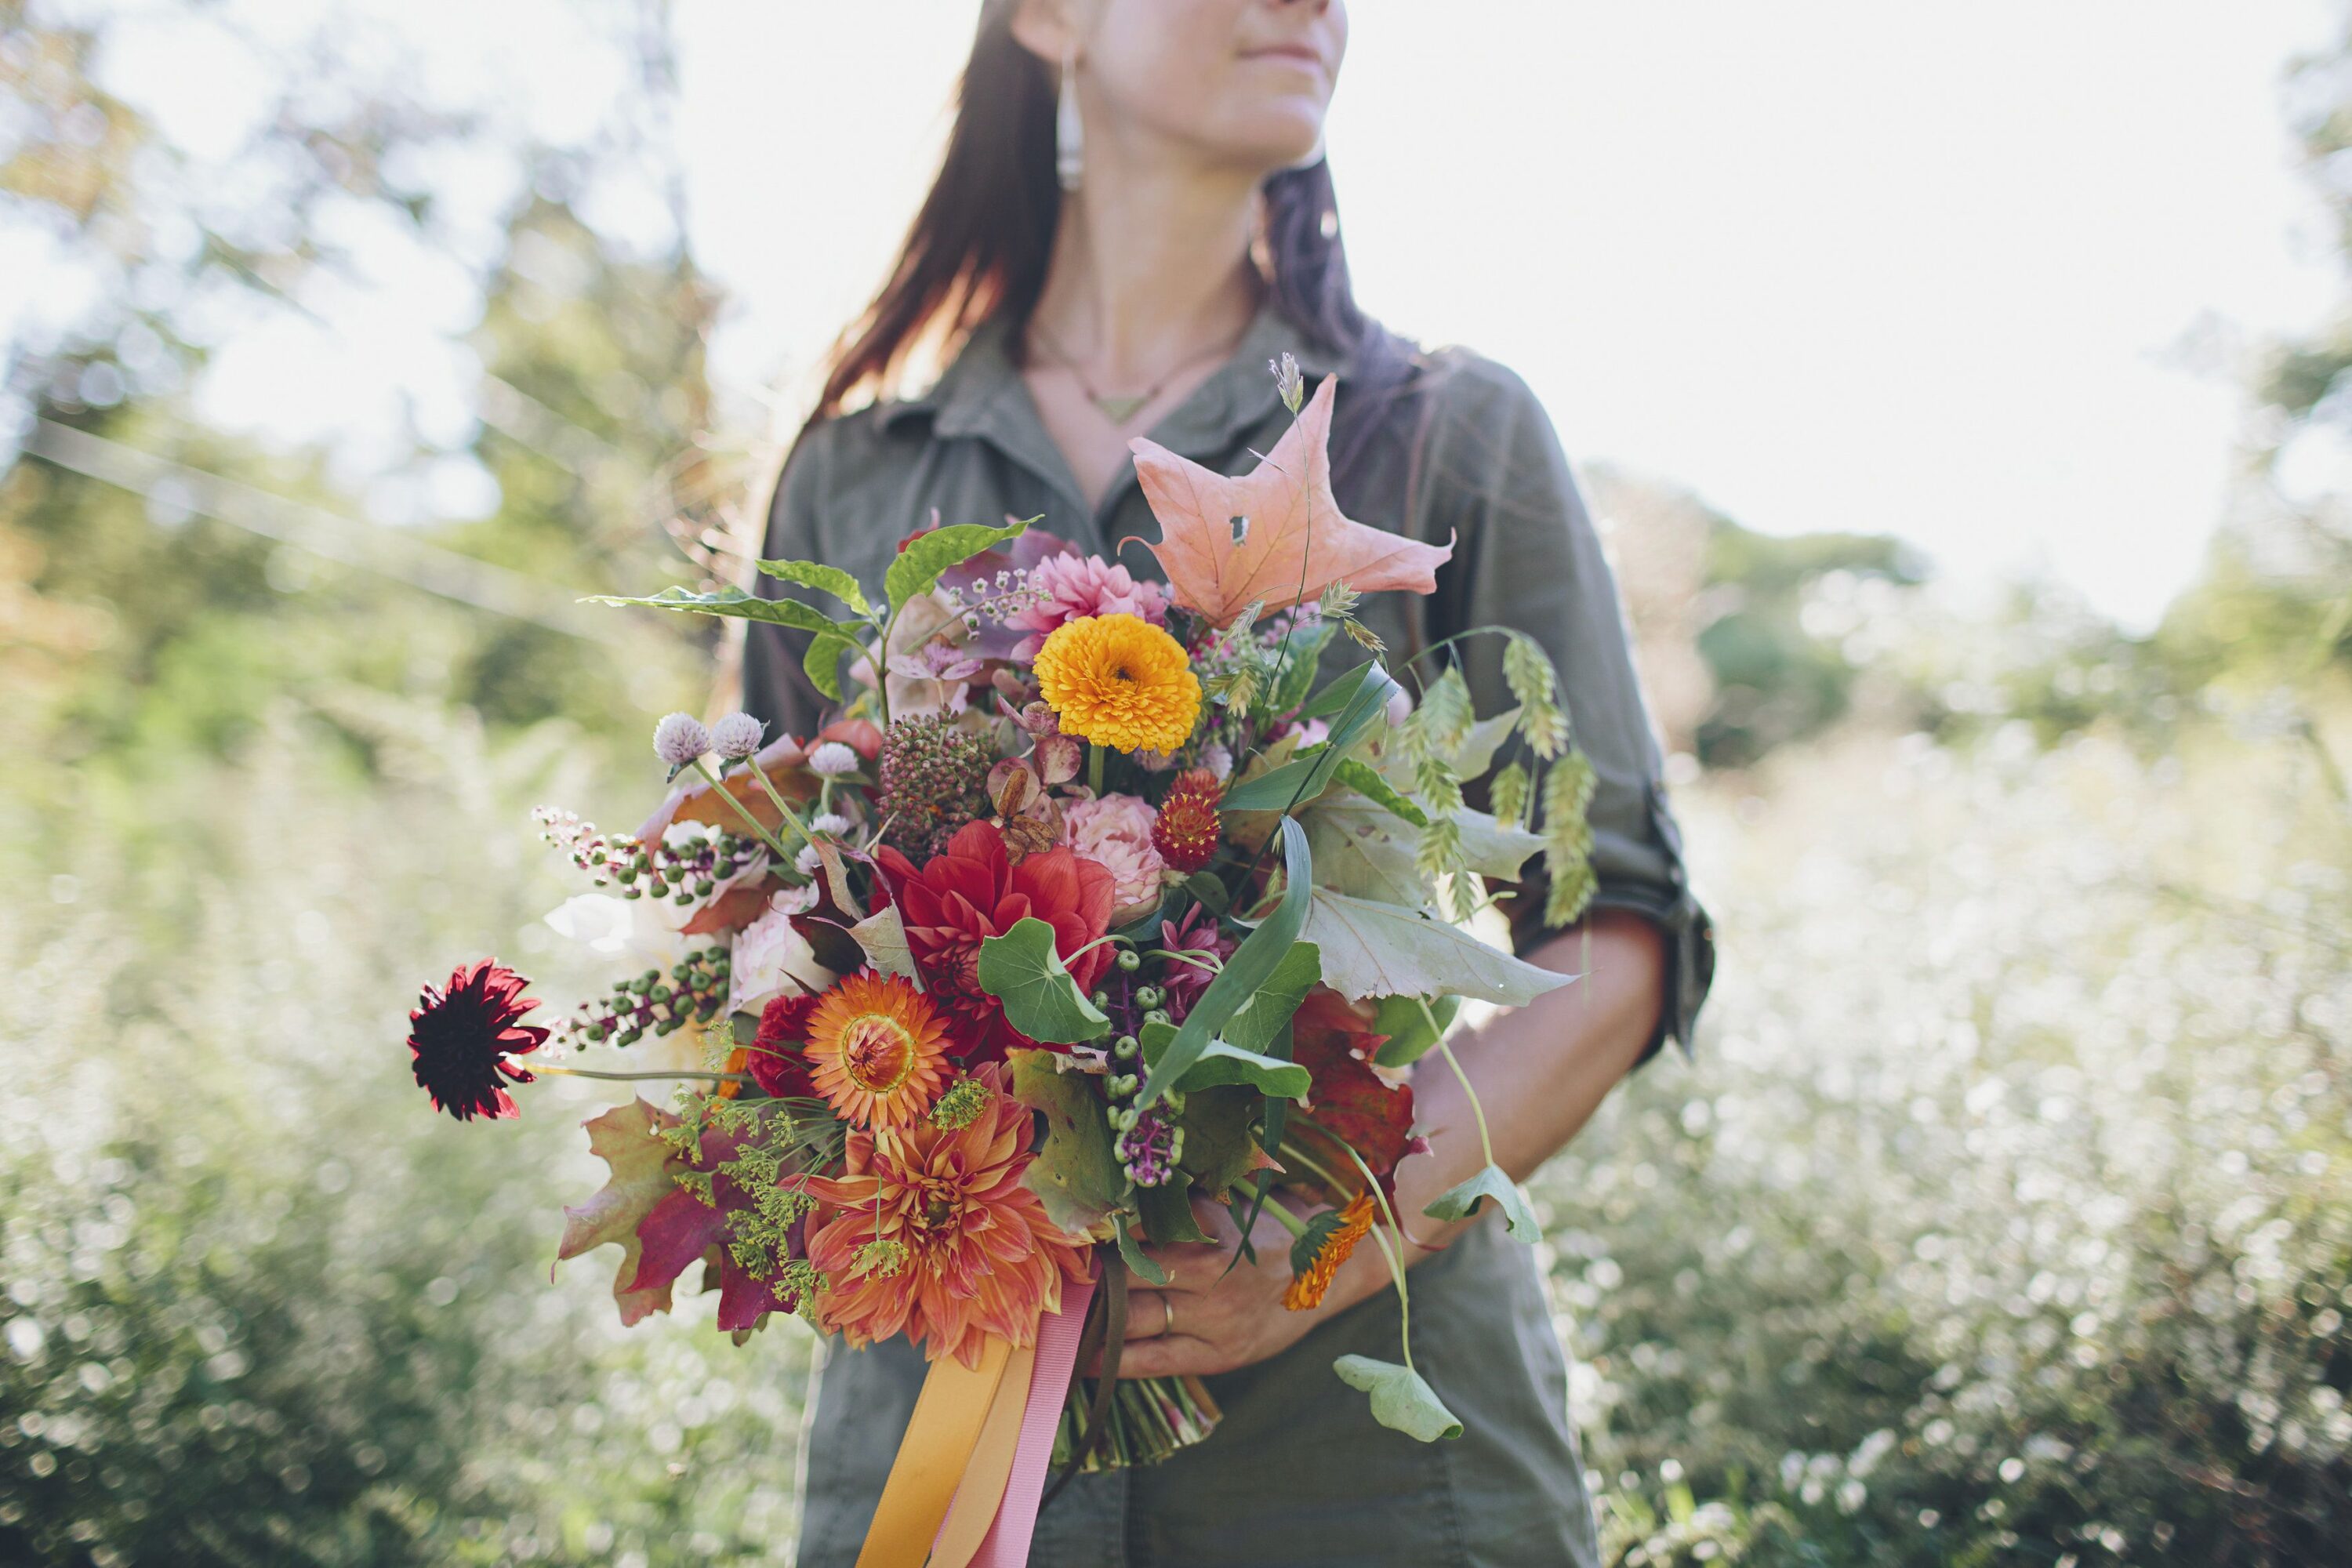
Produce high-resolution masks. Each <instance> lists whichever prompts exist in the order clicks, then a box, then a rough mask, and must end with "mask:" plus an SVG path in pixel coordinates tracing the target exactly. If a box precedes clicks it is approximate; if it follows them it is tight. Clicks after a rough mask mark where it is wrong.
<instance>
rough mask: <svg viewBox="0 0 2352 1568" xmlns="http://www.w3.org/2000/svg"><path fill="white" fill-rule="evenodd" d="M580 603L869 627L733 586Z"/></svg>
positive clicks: (850, 633) (808, 625) (827, 627)
mask: <svg viewBox="0 0 2352 1568" xmlns="http://www.w3.org/2000/svg"><path fill="white" fill-rule="evenodd" d="M581 603H582V604H584V605H645V606H647V607H648V608H651V609H656V610H677V611H680V612H682V613H685V614H689V615H697V616H732V617H733V618H734V619H736V620H739V621H765V622H767V623H769V624H770V625H772V626H792V627H793V628H795V629H796V630H799V631H804V632H814V633H816V634H817V635H818V636H820V637H845V638H854V637H856V636H857V635H858V634H860V633H862V632H864V631H866V630H867V629H868V628H867V627H866V623H865V622H863V621H836V620H835V619H834V618H833V617H832V616H828V615H826V614H824V612H823V611H821V610H817V609H814V608H813V607H812V606H810V605H803V604H802V603H801V602H800V601H799V600H798V599H762V598H761V597H760V596H759V595H757V594H747V593H745V592H743V590H742V589H740V588H737V587H732V586H730V587H725V588H721V589H719V591H718V592H716V593H712V594H695V593H689V592H688V590H686V589H684V588H677V587H670V588H664V589H663V590H662V591H661V592H660V593H658V594H655V595H650V596H649V597H646V598H642V599H633V598H627V597H624V596H623V595H617V594H592V595H589V596H588V597H587V598H585V599H583V600H582V601H581Z"/></svg>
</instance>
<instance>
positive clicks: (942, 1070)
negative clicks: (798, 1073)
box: [808, 974, 948, 1129]
mask: <svg viewBox="0 0 2352 1568" xmlns="http://www.w3.org/2000/svg"><path fill="white" fill-rule="evenodd" d="M808 1035H809V1044H808V1059H809V1064H810V1071H811V1076H812V1077H813V1078H814V1079H815V1082H816V1091H817V1093H819V1094H821V1095H823V1096H824V1099H825V1101H826V1103H827V1104H829V1105H831V1106H832V1107H833V1109H834V1110H835V1111H837V1112H839V1113H840V1115H841V1118H842V1120H844V1121H847V1122H850V1123H851V1124H852V1125H854V1126H858V1127H874V1128H882V1129H891V1128H900V1127H906V1126H908V1125H910V1124H911V1123H913V1122H915V1121H919V1120H920V1119H921V1117H922V1115H923V1113H924V1112H925V1111H927V1110H930V1108H931V1101H932V1100H935V1099H937V1098H938V1096H939V1092H940V1086H941V1085H942V1084H944V1083H946V1082H947V1079H948V1074H947V1054H948V1028H947V1022H946V1020H945V1019H943V1018H941V1017H940V1014H939V1010H938V1009H937V1008H935V1007H933V1006H932V1005H931V1004H930V1001H929V998H927V997H926V996H924V994H922V993H921V992H920V991H918V990H916V989H915V985H914V982H912V981H910V980H908V979H907V978H906V977H905V976H903V975H898V974H853V975H850V976H849V977H848V978H847V979H845V980H843V981H842V982H841V983H840V984H837V985H835V987H834V988H833V989H832V990H830V991H828V992H826V993H825V994H824V995H823V996H820V997H819V998H817V1004H816V1006H815V1008H814V1010H813V1011H811V1012H810V1014H809V1017H808Z"/></svg>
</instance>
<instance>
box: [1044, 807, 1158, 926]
mask: <svg viewBox="0 0 2352 1568" xmlns="http://www.w3.org/2000/svg"><path fill="white" fill-rule="evenodd" d="M1157 816H1158V814H1157V813H1155V812H1154V811H1153V810H1152V809H1151V807H1150V805H1149V804H1148V803H1146V802H1144V801H1142V800H1140V799H1138V798H1137V797H1136V796H1134V795H1104V796H1102V797H1100V798H1099V799H1096V800H1079V801H1072V802H1071V803H1069V804H1068V805H1065V806H1064V807H1063V808H1062V820H1063V822H1064V824H1065V825H1066V827H1067V829H1068V833H1069V842H1070V847H1071V848H1073V849H1075V850H1076V851H1077V852H1078V853H1079V854H1080V855H1083V856H1085V857H1086V858H1087V859H1089V860H1092V861H1093V862H1094V863H1095V864H1097V866H1100V867H1101V868H1103V869H1105V870H1106V871H1108V872H1109V873H1110V877H1111V897H1112V899H1113V900H1114V902H1115V907H1114V908H1113V909H1112V910H1111V917H1110V923H1111V924H1113V925H1124V924H1125V923H1126V922H1127V921H1130V920H1133V919H1135V918H1136V917H1137V916H1138V915H1144V914H1149V913H1150V912H1151V910H1154V909H1156V908H1157V907H1159V903H1160V873H1161V872H1163V871H1165V870H1166V869H1167V868H1168V866H1167V862H1166V861H1164V860H1162V859H1161V858H1160V851H1159V850H1158V849H1156V848H1154V847H1152V843H1151V825H1152V823H1153V822H1154V821H1155V820H1156V819H1157Z"/></svg>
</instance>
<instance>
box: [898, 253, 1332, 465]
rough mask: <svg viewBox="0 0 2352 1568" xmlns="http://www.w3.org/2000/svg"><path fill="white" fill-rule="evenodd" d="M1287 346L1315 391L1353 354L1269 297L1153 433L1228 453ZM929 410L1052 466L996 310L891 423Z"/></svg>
mask: <svg viewBox="0 0 2352 1568" xmlns="http://www.w3.org/2000/svg"><path fill="white" fill-rule="evenodd" d="M1284 353H1289V354H1291V355H1292V356H1293V357H1294V358H1296V359H1297V362H1298V369H1299V372H1300V374H1302V375H1304V376H1305V377H1306V378H1307V389H1308V390H1309V391H1310V392H1311V391H1313V389H1314V386H1315V384H1316V383H1317V382H1318V381H1320V380H1321V379H1322V378H1323V377H1324V376H1327V375H1332V374H1345V373H1346V370H1347V363H1348V356H1346V355H1343V354H1336V353H1331V352H1330V351H1328V350H1327V349H1324V348H1322V347H1321V346H1319V345H1318V344H1316V343H1314V342H1312V341H1311V340H1310V339H1309V338H1308V337H1307V334H1306V333H1305V332H1303V331H1300V330H1299V329H1298V328H1297V327H1296V326H1293V325H1292V324H1291V322H1290V321H1289V319H1288V318H1287V317H1286V316H1284V315H1283V314H1282V312H1281V311H1280V310H1278V309H1276V306H1275V303H1274V299H1273V296H1272V295H1270V294H1269V295H1268V296H1266V298H1265V300H1262V301H1261V302H1260V303H1259V305H1258V309H1257V313H1256V315H1255V316H1254V317H1252V318H1251V320H1250V324H1249V327H1248V329H1247V330H1246V331H1244V332H1243V333H1242V339H1241V342H1239V343H1238V344H1236V345H1235V347H1234V353H1233V355H1232V357H1231V358H1229V359H1227V360H1226V361H1225V363H1223V364H1222V365H1220V366H1218V367H1217V369H1216V370H1215V371H1214V372H1213V374H1211V375H1210V376H1209V378H1208V379H1207V380H1206V381H1204V382H1202V384H1200V385H1199V386H1198V387H1196V388H1194V389H1193V392H1192V395H1191V396H1190V397H1187V398H1186V399H1185V400H1184V401H1183V403H1182V404H1181V405H1179V406H1178V407H1177V408H1176V410H1175V411H1174V412H1173V413H1171V414H1170V415H1169V416H1167V417H1166V418H1165V419H1163V420H1161V421H1160V425H1159V426H1158V427H1156V428H1154V429H1152V430H1150V431H1149V432H1147V434H1149V435H1150V437H1151V439H1153V440H1155V441H1157V442H1159V443H1160V445H1161V446H1163V447H1169V448H1170V449H1171V450H1172V451H1176V452H1179V453H1181V454H1182V455H1184V456H1185V457H1188V458H1193V459H1194V460H1195V461H1206V460H1208V459H1210V458H1217V457H1220V456H1222V455H1223V454H1224V453H1226V452H1228V451H1230V450H1231V449H1232V448H1233V447H1234V446H1235V445H1237V444H1238V443H1240V442H1241V440H1242V439H1243V438H1244V436H1246V435H1247V433H1248V432H1250V431H1252V430H1254V429H1255V428H1257V427H1258V426H1260V425H1261V424H1263V423H1264V422H1265V419H1266V418H1267V417H1268V416H1271V415H1272V414H1273V413H1274V411H1275V410H1276V408H1277V407H1279V406H1280V400H1279V398H1278V396H1277V395H1276V391H1275V384H1274V374H1273V372H1272V371H1271V370H1269V369H1268V368H1267V367H1268V362H1270V361H1272V360H1275V359H1277V358H1279V357H1280V356H1281V355H1282V354H1284ZM921 417H928V418H929V419H930V420H931V421H932V426H931V427H932V430H933V431H934V433H936V434H938V435H940V436H943V437H961V436H979V437H985V438H987V439H989V440H992V441H993V442H994V443H996V444H997V445H998V446H1000V447H1003V448H1004V449H1005V451H1006V452H1007V453H1008V454H1009V455H1011V456H1012V457H1013V458H1016V459H1019V460H1021V461H1023V462H1024V463H1027V464H1028V465H1029V466H1030V467H1032V468H1035V469H1036V470H1037V471H1039V472H1041V473H1054V472H1056V471H1058V470H1059V469H1060V468H1061V467H1062V466H1063V465H1062V458H1061V454H1060V453H1059V452H1058V451H1057V450H1055V447H1054V445H1053V439H1052V437H1049V436H1047V435H1046V434H1045V426H1043V425H1042V424H1041V423H1040V422H1039V421H1038V418H1037V410H1036V405H1035V404H1034V403H1033V402H1032V401H1031V400H1030V398H1029V395H1028V391H1027V388H1026V387H1024V385H1023V384H1022V382H1021V369H1020V366H1019V365H1018V364H1017V363H1015V362H1014V357H1013V328H1012V323H1011V322H1010V321H1006V320H1005V319H1004V318H1003V317H991V318H990V319H989V320H987V321H982V323H981V324H980V325H979V326H977V327H975V328H973V329H972V331H971V335H970V336H969V337H967V338H966V339H965V341H964V344H963V347H962V349H961V351H960V352H959V353H957V354H956V357H955V360H954V362H953V363H950V365H949V366H948V368H947V370H946V371H945V372H944V373H942V374H941V375H940V378H939V380H938V381H937V382H936V383H934V384H932V386H931V388H930V389H929V391H928V392H925V393H923V394H922V395H919V396H917V397H912V398H909V399H908V400H906V401H905V402H902V403H898V404H894V405H891V406H890V407H889V408H888V409H887V411H886V412H885V413H884V415H883V416H882V418H883V423H884V424H885V425H886V426H894V427H895V426H898V423H899V422H900V421H902V420H907V419H914V418H921Z"/></svg>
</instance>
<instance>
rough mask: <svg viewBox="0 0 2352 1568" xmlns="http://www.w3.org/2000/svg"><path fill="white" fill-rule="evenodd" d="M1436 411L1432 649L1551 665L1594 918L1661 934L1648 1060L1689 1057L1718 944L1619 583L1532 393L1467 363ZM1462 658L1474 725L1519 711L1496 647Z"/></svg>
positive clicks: (1427, 493)
mask: <svg viewBox="0 0 2352 1568" xmlns="http://www.w3.org/2000/svg"><path fill="white" fill-rule="evenodd" d="M1449 357H1450V356H1449ZM1434 395H1435V399H1436V413H1435V415H1434V417H1433V424H1432V427H1431V430H1430V433H1429V437H1428V442H1427V446H1426V448H1425V450H1424V453H1423V459H1422V464H1421V471H1420V473H1419V475H1418V476H1417V479H1418V482H1417V483H1416V485H1415V490H1416V493H1417V495H1418V497H1419V498H1421V499H1420V501H1419V504H1417V505H1416V507H1415V509H1414V510H1415V514H1416V515H1415V517H1414V520H1413V531H1414V532H1415V533H1416V534H1417V535H1418V536H1420V537H1423V538H1426V539H1430V540H1432V541H1437V542H1442V541H1443V540H1444V538H1445V537H1446V536H1447V534H1448V533H1449V532H1451V533H1452V534H1453V535H1454V559H1453V561H1452V562H1451V563H1448V565H1447V566H1446V567H1444V568H1443V569H1442V570H1441V571H1440V573H1439V578H1438V593H1437V595H1435V598H1434V601H1433V604H1432V605H1431V606H1430V609H1431V616H1430V622H1429V630H1430V632H1431V634H1432V640H1433V641H1435V640H1437V639H1439V638H1443V637H1450V636H1452V635H1454V634H1455V633H1458V632H1463V631H1467V630H1469V629H1470V628H1473V627H1476V626H1508V627H1510V628H1512V629H1514V630H1517V631H1521V632H1525V633H1527V634H1528V636H1529V637H1533V638H1535V639H1536V641H1538V643H1540V644H1541V645H1542V646H1543V648H1544V651H1545V652H1546V653H1548V654H1549V655H1550V656H1551V661H1552V667H1553V668H1554V669H1556V670H1557V671H1558V672H1559V680H1560V687H1561V692H1562V696H1563V698H1564V700H1565V703H1566V706H1567V709H1568V712H1569V717H1570V722H1571V724H1572V725H1573V726H1574V729H1575V734H1576V742H1577V744H1578V745H1579V746H1580V747H1581V748H1582V750H1583V752H1584V753H1585V755H1586V756H1588V757H1589V758H1591V762H1592V768H1593V773H1594V776H1595V781H1596V782H1595V787H1594V790H1593V795H1592V804H1591V809H1590V813H1589V816H1590V819H1591V825H1592V865H1593V870H1594V872H1595V874H1596V877H1597V879H1598V882H1599V889H1598V891H1597V892H1596V893H1595V895H1594V898H1593V907H1594V908H1596V909H1612V910H1632V911H1633V912H1635V913H1637V914H1640V915H1643V916H1644V917H1645V918H1647V919H1648V920H1650V921H1653V922H1654V923H1655V924H1656V926H1657V927H1658V929H1659V930H1660V931H1663V932H1664V935H1665V938H1666V944H1667V952H1666V978H1665V997H1664V1007H1663V1008H1662V1010H1661V1013H1660V1017H1659V1026H1658V1032H1657V1034H1656V1036H1655V1037H1654V1038H1653V1039H1652V1040H1651V1042H1650V1047H1649V1049H1650V1051H1651V1052H1654V1051H1655V1050H1656V1049H1657V1047H1658V1046H1659V1045H1660V1044H1662V1043H1663V1042H1664V1040H1665V1039H1666V1038H1668V1037H1673V1038H1674V1039H1675V1040H1678V1041H1680V1042H1681V1043H1682V1045H1683V1047H1684V1048H1685V1050H1687V1049H1688V1048H1689V1047H1690V1042H1691V1037H1692V1030H1693V1027H1694V1026H1695V1024H1696V1020H1697V1016H1698V1010H1699V1006H1700V1004H1701V1003H1703V1002H1704V1001H1705V1000H1706V993H1707V989H1708V986H1709V985H1710V984H1711V983H1712V981H1713V978H1714V973H1715V939H1714V931H1713V928H1712V926H1711V924H1710V922H1709V921H1708V919H1707V915H1706V910H1704V909H1702V908H1701V907H1700V906H1699V903H1698V900H1696V898H1695V897H1693V895H1692V893H1691V890H1690V887H1689V879H1688V876H1687V874H1686V872H1685V868H1684V864H1683V852H1682V835H1681V832H1680V830H1679V828H1678V827H1677V826H1675V818H1674V814H1673V812H1672V810H1671V809H1670V808H1669V806H1668V805H1667V802H1666V793H1665V784H1664V776H1663V768H1662V760H1661V758H1660V755H1659V751H1658V744H1657V742H1656V740H1655V738H1654V730H1653V727H1652V725H1651V722H1650V717H1649V713H1648V711H1647V710H1646V708H1645V707H1644V705H1643V699H1642V690H1641V685H1640V682H1639V680H1638V679H1637V678H1636V676H1635V674H1634V669H1633V649H1632V646H1631V644H1630V642H1629V640H1628V638H1627V637H1626V629H1625V618H1624V615H1623V612H1622V608H1621V607H1620V605H1619V601H1618V595H1617V584H1616V578H1615V575H1614V574H1612V572H1611V571H1610V569H1609V563H1608V561H1607V560H1606V558H1605V557H1604V556H1603V555H1602V553H1601V540H1600V536H1599V534H1598V533H1597V532H1596V531H1594V529H1593V526H1592V520H1591V516H1590V514H1589V513H1588V512H1587V511H1586V510H1585V505H1584V499H1583V497H1582V496H1581V495H1580V493H1579V491H1578V489H1577V484H1576V480H1575V478H1574V476H1573V475H1572V474H1571V473H1570V469H1569V464H1568V458H1567V454H1566V453H1565V452H1564V451H1562V449H1561V447H1560V443H1559V437H1558V436H1557V435H1556V434H1555V433H1554V431H1553V429H1552V425H1551V421H1550V419H1549V416H1547V415H1546V414H1545V413H1544V410H1543V406H1542V405H1541V404H1540V403H1538V401H1537V399H1536V397H1535V395H1534V394H1533V393H1532V392H1531V391H1529V390H1528V386H1527V385H1526V384H1525V383H1524V382H1522V381H1520V380H1519V379H1518V377H1517V376H1516V375H1514V374H1511V373H1510V372H1509V371H1507V370H1505V369H1503V368H1502V367H1501V366H1499V365H1496V364H1494V363H1491V362H1488V361H1485V360H1479V359H1476V358H1475V357H1472V356H1466V355H1465V356H1462V357H1461V359H1460V360H1458V361H1456V362H1455V363H1454V364H1452V365H1449V366H1448V367H1447V368H1446V370H1445V371H1444V379H1443V381H1442V382H1441V384H1440V385H1439V388H1438V389H1437V391H1436V393H1435V394H1434ZM1453 646H1454V647H1455V648H1457V649H1459V650H1460V658H1461V665H1462V670H1463V674H1464V676H1465V678H1466V679H1468V681H1469V683H1470V689H1471V691H1472V694H1473V695H1474V696H1475V698H1476V700H1477V704H1478V710H1479V711H1480V712H1481V713H1491V712H1495V711H1498V710H1501V709H1504V708H1507V707H1508V706H1510V704H1511V702H1512V698H1511V695H1510V690H1509V687H1508V686H1507V683H1506V682H1505V680H1504V679H1503V643H1502V639H1501V638H1498V637H1465V638H1464V639H1463V641H1462V642H1460V643H1456V644H1454V645H1453ZM1540 864H1541V863H1540V861H1538V862H1534V863H1532V865H1531V875H1530V877H1529V878H1528V879H1527V880H1526V881H1523V882H1521V883H1520V884H1519V885H1518V886H1517V888H1516V889H1512V890H1511V891H1510V892H1509V893H1508V895H1507V897H1506V898H1505V899H1504V900H1503V901H1502V903H1501V906H1500V907H1502V908H1503V909H1504V910H1507V912H1508V913H1509V915H1510V919H1511V929H1512V938H1513V942H1514V943H1515V945H1516V946H1517V948H1518V949H1519V950H1520V951H1521V952H1526V951H1528V950H1529V949H1531V948H1532V947H1534V946H1536V945H1538V944H1540V943H1541V942H1543V941H1545V940H1546V938H1547V936H1548V934H1549V933H1548V932H1547V931H1546V930H1545V928H1544V924H1543V902H1544V892H1545V889H1544V887H1543V885H1542V878H1541V870H1540ZM1647 1054H1648V1053H1645V1057H1646V1055H1647Z"/></svg>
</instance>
